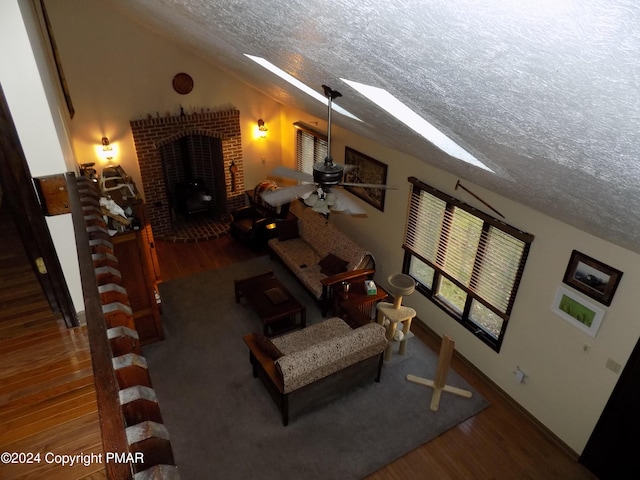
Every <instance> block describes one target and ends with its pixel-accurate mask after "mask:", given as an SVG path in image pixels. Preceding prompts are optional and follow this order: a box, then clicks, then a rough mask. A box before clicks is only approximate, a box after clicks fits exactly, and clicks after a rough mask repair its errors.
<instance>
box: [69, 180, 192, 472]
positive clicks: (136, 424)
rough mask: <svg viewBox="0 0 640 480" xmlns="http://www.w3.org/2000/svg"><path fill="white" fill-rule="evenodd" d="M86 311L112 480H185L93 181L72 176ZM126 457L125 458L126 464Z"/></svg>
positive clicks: (74, 212)
mask: <svg viewBox="0 0 640 480" xmlns="http://www.w3.org/2000/svg"><path fill="white" fill-rule="evenodd" d="M67 186H68V190H69V200H70V202H71V209H72V216H73V225H74V230H75V235H76V245H77V250H78V262H79V265H80V276H81V281H82V289H83V295H84V303H85V316H86V322H87V331H88V334H89V343H90V346H91V358H92V363H93V372H94V378H95V385H96V394H97V403H98V411H99V415H100V425H101V430H102V442H103V448H104V452H105V457H104V458H105V459H109V458H110V459H111V460H112V461H105V468H106V471H107V476H108V478H109V479H113V480H127V479H134V480H137V479H139V478H163V479H179V478H180V476H179V473H178V468H177V467H176V465H175V461H174V458H173V450H172V448H171V442H170V439H169V434H168V432H167V430H166V428H165V426H164V425H163V422H162V415H161V412H160V407H159V405H158V401H157V398H156V395H155V391H154V390H153V386H152V384H151V378H150V376H149V372H148V370H147V365H146V361H145V358H144V356H143V355H142V349H141V345H140V341H139V338H138V334H137V332H136V330H135V324H134V320H133V315H132V312H131V307H130V305H129V300H128V295H127V292H126V290H125V289H124V287H123V286H122V284H121V275H120V271H119V266H118V259H117V257H116V256H115V255H114V252H113V244H112V243H111V241H110V237H109V233H108V231H107V228H106V224H105V222H104V219H103V217H102V212H101V209H100V204H99V200H100V193H99V191H98V189H97V185H96V184H95V183H94V182H92V181H91V180H90V179H89V178H86V177H78V178H76V177H75V175H73V174H68V178H67ZM122 460H125V461H122Z"/></svg>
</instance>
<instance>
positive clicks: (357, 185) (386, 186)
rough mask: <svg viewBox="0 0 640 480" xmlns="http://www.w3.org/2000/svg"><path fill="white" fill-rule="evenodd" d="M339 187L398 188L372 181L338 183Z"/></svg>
mask: <svg viewBox="0 0 640 480" xmlns="http://www.w3.org/2000/svg"><path fill="white" fill-rule="evenodd" d="M338 185H340V186H341V187H362V188H379V189H380V190H398V187H396V186H395V185H375V184H373V183H339V184H338Z"/></svg>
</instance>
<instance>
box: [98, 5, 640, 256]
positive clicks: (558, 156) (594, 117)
mask: <svg viewBox="0 0 640 480" xmlns="http://www.w3.org/2000/svg"><path fill="white" fill-rule="evenodd" d="M106 1H107V2H108V3H111V4H112V5H113V6H114V8H118V9H119V10H121V11H122V12H124V13H125V14H127V15H129V16H131V17H133V18H135V19H136V20H137V21H138V22H139V23H141V24H144V25H146V26H147V27H149V28H150V29H152V30H153V31H155V32H156V33H159V34H161V35H164V36H166V37H169V38H171V39H172V40H174V41H176V42H178V43H180V44H182V45H184V46H185V47H187V48H189V49H192V50H194V51H196V52H197V53H198V54H200V55H201V56H203V57H205V58H207V59H210V60H211V62H212V63H213V64H215V65H217V66H218V67H220V68H222V69H223V70H225V71H227V72H229V73H230V74H232V75H235V76H237V77H238V78H240V79H241V80H242V81H244V82H246V83H248V84H250V85H252V86H254V87H255V88H257V89H258V90H260V91H262V92H264V93H265V94H266V95H268V96H270V97H271V98H273V99H275V100H276V101H278V102H281V103H283V104H286V105H290V106H292V107H295V108H298V109H300V110H304V111H307V112H309V113H311V114H314V115H315V116H318V117H321V118H324V117H325V116H326V107H325V106H323V105H322V104H321V103H319V102H317V101H316V100H314V99H312V98H311V97H308V96H307V95H305V94H304V93H302V92H301V91H299V90H297V89H295V88H294V87H292V86H291V85H289V84H288V83H286V82H285V81H283V80H282V79H280V78H279V77H277V76H276V75H274V74H272V73H269V72H267V71H266V70H264V69H263V68H262V67H260V66H259V65H258V64H256V63H255V62H253V61H251V60H250V59H248V58H247V57H246V56H245V55H244V54H250V55H255V56H258V57H262V58H264V59H266V60H268V61H269V62H271V63H272V64H274V65H276V66H278V67H280V68H281V69H283V70H285V71H286V72H288V73H289V74H291V75H293V76H294V77H295V78H297V79H298V80H300V81H301V82H303V83H305V84H307V85H308V86H310V87H312V88H314V89H315V90H317V91H318V92H319V93H322V88H321V84H327V85H330V86H332V87H333V88H335V89H337V90H339V91H340V92H341V93H342V94H343V97H342V98H339V99H338V100H336V104H338V105H339V106H341V107H343V108H345V109H346V110H348V111H349V112H351V113H353V114H354V115H356V116H357V117H359V118H360V119H362V121H361V122H360V121H357V120H353V119H351V118H348V117H345V116H342V115H338V114H336V115H334V116H333V121H334V123H336V124H339V125H340V126H342V127H344V128H346V129H348V130H350V131H352V132H354V133H357V134H359V135H362V136H365V137H369V138H372V139H374V140H376V141H379V142H381V143H383V144H385V145H387V146H389V147H392V148H394V149H396V150H399V151H402V152H404V153H406V154H409V155H411V156H414V157H415V158H417V159H418V160H420V161H424V162H425V163H429V164H432V165H434V166H437V167H439V168H442V169H444V170H447V171H449V172H451V173H453V174H454V175H457V176H459V177H460V178H462V179H468V180H470V181H472V182H473V183H475V184H477V185H481V186H483V187H486V188H488V189H490V190H493V191H495V192H497V193H499V194H501V195H503V196H505V197H508V198H511V199H513V200H515V201H518V202H520V203H522V204H525V205H528V206H530V207H532V208H534V209H536V210H539V211H541V212H543V213H545V214H547V215H549V216H552V217H555V218H557V219H559V220H561V221H563V222H565V223H568V224H570V225H573V226H575V227H577V228H580V229H582V230H584V231H587V232H589V233H592V234H594V235H597V236H599V237H602V238H604V239H606V240H609V241H611V242H613V243H616V244H618V245H621V246H623V247H625V248H628V249H631V250H634V251H637V252H640V195H639V193H640V158H639V157H640V2H637V1H636V0H486V1H482V2H480V1H477V0H431V1H428V2H427V1H420V0H384V1H382V0H323V1H311V0H271V1H248V0H230V1H224V2H222V1H217V2H214V1H211V0H106ZM342 79H347V80H351V81H355V82H359V83H362V84H366V85H370V86H373V87H379V88H383V89H385V90H387V91H388V92H389V93H391V94H392V95H393V96H395V97H396V98H398V99H399V100H400V101H401V102H402V103H404V104H405V105H406V106H408V107H409V108H411V109H412V110H413V111H414V112H416V113H417V114H418V115H420V116H421V117H423V118H424V119H426V120H428V121H429V122H430V123H432V124H433V125H435V126H436V127H437V128H438V129H439V130H441V131H442V132H444V133H445V134H447V135H448V136H449V137H450V138H452V139H453V140H455V141H456V142H457V143H458V144H459V145H461V146H462V147H463V148H464V149H465V150H467V151H468V152H470V153H471V154H472V155H473V156H475V157H476V158H477V159H478V160H480V161H481V162H482V163H484V164H485V165H486V166H487V167H488V168H489V169H490V170H485V169H481V168H478V167H475V166H472V165H469V164H467V163H465V162H463V161H461V160H458V159H456V158H454V157H451V156H449V155H447V154H446V153H444V152H443V151H442V150H440V149H439V148H437V147H435V146H434V145H433V144H431V143H430V142H429V141H427V140H426V139H425V138H423V137H422V136H420V135H419V134H417V133H415V132H414V131H413V130H411V129H409V128H407V126H405V125H404V124H403V123H402V122H400V121H399V120H397V119H395V118H394V117H392V116H391V115H389V114H388V113H387V112H385V111H384V110H382V109H381V108H380V107H378V106H377V105H375V104H374V103H372V102H371V101H370V100H368V99H367V98H365V97H364V96H362V95H361V94H360V93H359V92H357V91H356V90H354V89H353V88H352V87H350V86H349V85H348V84H346V83H345V82H344V81H343V80H342ZM507 220H509V219H507Z"/></svg>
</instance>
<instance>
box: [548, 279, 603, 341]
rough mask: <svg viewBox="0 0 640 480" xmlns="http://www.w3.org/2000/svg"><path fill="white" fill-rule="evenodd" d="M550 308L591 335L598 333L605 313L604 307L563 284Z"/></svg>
mask: <svg viewBox="0 0 640 480" xmlns="http://www.w3.org/2000/svg"><path fill="white" fill-rule="evenodd" d="M551 310H553V312H554V313H555V314H556V315H558V316H559V317H562V318H564V319H565V320H566V321H567V322H569V323H570V324H572V325H573V326H575V327H577V328H579V329H580V330H582V331H583V332H586V333H587V334H589V335H590V336H592V337H595V336H596V333H598V329H599V328H600V324H601V323H602V319H603V318H604V313H605V312H604V308H600V307H599V306H597V305H596V304H595V303H592V302H590V301H588V300H587V299H585V298H583V297H582V296H579V295H577V294H576V293H574V292H572V291H570V290H569V289H568V288H565V287H563V286H559V287H558V291H557V292H556V297H555V298H554V299H553V304H552V305H551Z"/></svg>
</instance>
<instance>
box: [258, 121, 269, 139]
mask: <svg viewBox="0 0 640 480" xmlns="http://www.w3.org/2000/svg"><path fill="white" fill-rule="evenodd" d="M267 130H269V129H268V128H267V126H266V125H265V124H264V120H263V119H261V118H260V119H258V132H259V133H260V138H267Z"/></svg>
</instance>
